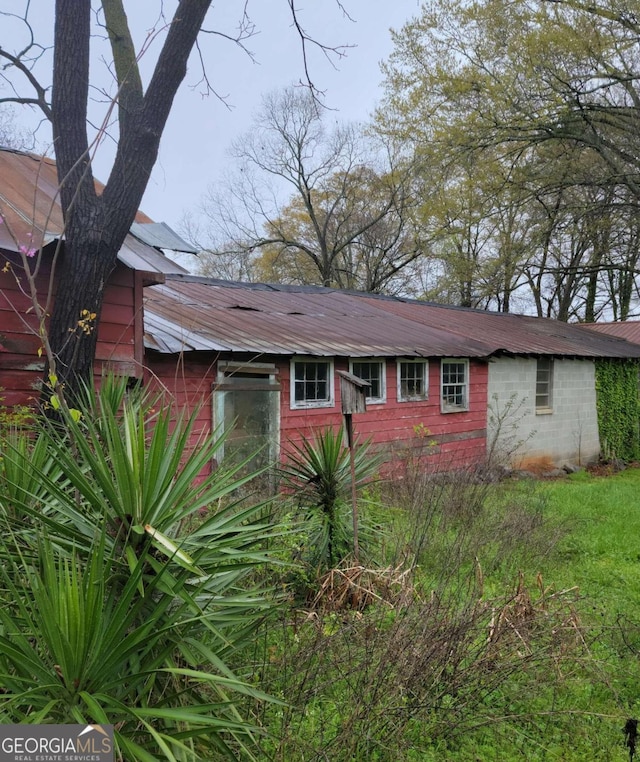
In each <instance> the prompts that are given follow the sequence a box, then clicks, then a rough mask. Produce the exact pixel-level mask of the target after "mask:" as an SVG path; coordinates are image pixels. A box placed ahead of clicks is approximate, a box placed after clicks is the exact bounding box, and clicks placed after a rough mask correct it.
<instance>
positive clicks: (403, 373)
mask: <svg viewBox="0 0 640 762" xmlns="http://www.w3.org/2000/svg"><path fill="white" fill-rule="evenodd" d="M425 370H426V363H425V362H422V361H420V362H402V363H400V398H401V399H407V398H416V397H423V398H425V397H426V388H427V387H426V373H425Z"/></svg>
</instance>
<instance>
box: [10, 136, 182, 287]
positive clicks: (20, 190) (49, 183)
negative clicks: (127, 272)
mask: <svg viewBox="0 0 640 762" xmlns="http://www.w3.org/2000/svg"><path fill="white" fill-rule="evenodd" d="M96 187H97V188H98V190H99V191H101V190H102V187H103V186H102V185H101V184H100V183H98V182H96ZM0 220H1V224H0V249H6V250H7V251H19V250H20V247H21V246H25V247H28V248H32V247H33V248H40V247H41V246H45V245H46V244H48V243H51V242H52V241H55V240H58V239H60V238H62V237H64V223H63V219H62V210H61V209H60V203H59V199H58V176H57V173H56V164H55V162H54V161H53V160H52V159H48V158H47V157H45V156H37V155H35V154H28V153H24V152H22V151H13V150H9V149H0ZM136 220H137V221H138V222H139V223H151V220H150V219H149V217H147V216H146V215H145V214H143V213H142V212H138V215H137V216H136ZM118 258H119V259H120V261H121V262H123V263H124V264H126V265H127V266H128V267H131V268H133V269H135V270H146V271H149V272H158V273H175V274H178V273H186V272H187V271H186V270H185V269H184V268H183V267H180V265H177V264H176V263H175V262H172V261H171V260H170V259H168V258H167V257H165V256H164V254H162V252H160V251H158V249H157V248H154V247H153V246H152V245H149V244H147V243H144V242H142V241H140V240H138V239H137V238H134V236H133V235H128V236H127V238H126V239H125V242H124V244H123V246H122V248H121V250H120V253H119V254H118Z"/></svg>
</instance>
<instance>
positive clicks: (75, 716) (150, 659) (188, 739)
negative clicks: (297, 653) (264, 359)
mask: <svg viewBox="0 0 640 762" xmlns="http://www.w3.org/2000/svg"><path fill="white" fill-rule="evenodd" d="M80 412H81V416H80V417H79V419H78V420H76V418H77V416H75V417H74V416H71V415H65V414H64V413H62V415H63V423H64V426H62V427H61V426H59V425H52V424H47V423H42V424H41V429H40V432H39V434H38V436H37V437H36V438H35V439H29V438H26V439H25V440H20V439H18V440H16V439H15V438H14V439H12V440H6V441H5V442H4V443H3V451H4V453H5V456H4V457H3V458H2V460H0V684H2V686H3V692H2V693H1V694H0V722H3V723H15V722H21V723H22V722H69V721H74V722H78V723H85V722H86V723H89V722H96V723H109V724H113V725H114V726H115V731H116V732H115V737H116V741H117V746H118V749H119V754H120V759H126V760H141V761H144V762H146V761H147V760H154V759H159V758H160V759H166V760H194V761H195V760H212V759H215V758H216V757H217V756H218V755H225V754H227V755H232V754H233V752H234V750H236V751H237V750H238V749H243V750H244V751H245V752H246V754H248V755H250V753H251V751H250V750H251V746H252V744H253V740H254V730H255V729H254V728H252V727H251V725H250V724H249V723H247V722H245V721H244V720H243V719H242V717H241V716H240V714H239V713H238V711H237V710H236V701H234V695H235V696H237V695H239V694H240V695H242V694H245V693H251V694H252V695H260V694H259V692H258V691H257V690H255V689H253V688H252V687H250V686H249V685H248V684H246V683H245V682H243V681H242V680H241V679H239V678H238V677H237V676H236V675H235V674H234V673H233V672H232V671H231V670H230V669H229V668H228V667H227V666H226V664H227V661H228V657H229V655H230V654H231V653H232V652H234V651H236V650H237V649H239V648H241V647H242V646H243V645H244V644H245V643H246V641H247V638H248V637H249V636H250V634H251V632H252V629H253V627H255V625H256V624H257V622H258V620H259V619H260V618H261V617H262V615H263V614H264V612H265V611H266V609H267V608H268V603H267V600H266V598H265V596H264V595H262V594H261V593H260V591H256V590H252V589H250V588H248V586H247V584H246V582H247V576H248V572H249V571H250V570H251V569H252V568H254V567H255V565H256V564H260V563H264V561H265V560H266V559H265V555H264V553H263V552H262V551H261V550H260V548H261V546H262V545H264V544H265V541H266V540H267V539H268V538H270V537H272V536H273V534H274V530H273V528H272V527H271V526H270V523H269V522H268V521H267V520H266V519H264V513H265V507H264V506H263V505H253V506H250V507H243V506H240V505H237V504H235V503H234V502H233V500H232V498H231V495H232V493H233V491H234V489H235V488H237V487H238V486H240V485H241V484H243V483H245V482H246V481H248V479H249V478H250V477H249V476H243V477H237V478H236V474H237V473H238V471H239V469H240V468H241V467H242V464H239V465H238V466H236V468H235V469H234V470H232V471H227V472H223V471H222V470H217V471H212V472H210V473H208V474H207V473H206V470H205V467H206V466H207V464H208V463H210V461H211V460H212V459H213V458H214V456H215V453H216V450H217V449H218V447H219V446H220V438H219V437H216V436H215V435H213V436H210V437H205V438H202V440H201V441H199V442H198V446H197V447H193V446H192V443H191V439H190V437H191V433H192V430H193V420H194V419H193V418H192V419H190V420H186V421H184V420H181V419H180V418H179V417H178V419H177V420H175V419H174V417H173V414H172V410H171V409H170V408H168V407H162V408H161V409H158V410H157V411H156V412H153V401H152V400H150V399H149V398H148V397H146V396H145V395H144V394H142V393H134V394H132V395H130V394H127V393H126V387H125V385H124V383H123V382H119V381H115V380H113V379H112V380H105V382H104V390H103V392H102V393H99V394H96V393H95V392H94V391H91V392H88V393H87V399H86V401H85V403H84V404H83V405H82V406H81V411H80ZM32 455H35V456H36V457H33V458H32V457H31V456H32ZM203 513H204V515H202V514H203Z"/></svg>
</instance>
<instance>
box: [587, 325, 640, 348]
mask: <svg viewBox="0 0 640 762" xmlns="http://www.w3.org/2000/svg"><path fill="white" fill-rule="evenodd" d="M584 325H585V327H586V328H590V329H591V330H592V331H598V332H599V333H606V334H607V335H609V336H617V337H618V338H620V339H625V340H626V341H632V342H633V343H634V344H640V320H623V321H621V322H615V323H585V324H584Z"/></svg>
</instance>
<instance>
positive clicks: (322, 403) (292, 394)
mask: <svg viewBox="0 0 640 762" xmlns="http://www.w3.org/2000/svg"><path fill="white" fill-rule="evenodd" d="M301 363H313V364H316V365H319V364H325V365H327V366H328V372H327V392H328V394H329V397H328V399H326V400H302V401H300V400H296V365H298V364H301ZM289 387H290V389H289V398H290V402H289V404H290V406H291V410H305V409H309V408H321V407H334V405H335V377H334V369H333V360H332V359H330V358H327V357H293V358H292V359H291V367H290V376H289Z"/></svg>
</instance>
